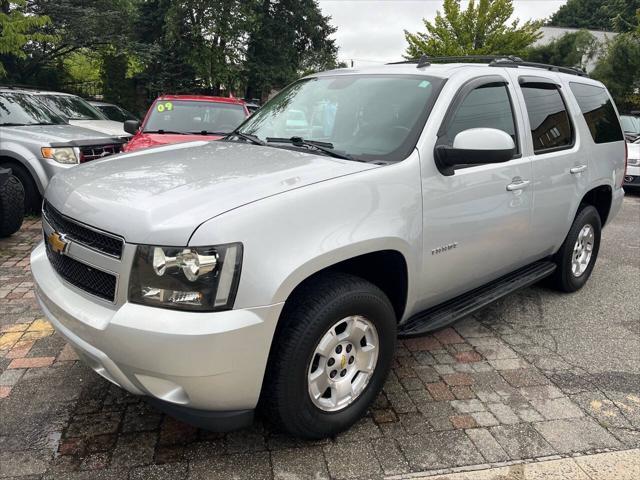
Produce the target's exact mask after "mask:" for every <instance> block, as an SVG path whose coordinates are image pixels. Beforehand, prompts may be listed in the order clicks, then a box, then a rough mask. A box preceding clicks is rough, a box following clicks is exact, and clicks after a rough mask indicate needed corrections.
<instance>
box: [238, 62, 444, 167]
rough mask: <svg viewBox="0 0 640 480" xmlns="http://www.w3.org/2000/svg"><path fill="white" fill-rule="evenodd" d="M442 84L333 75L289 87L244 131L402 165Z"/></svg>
mask: <svg viewBox="0 0 640 480" xmlns="http://www.w3.org/2000/svg"><path fill="white" fill-rule="evenodd" d="M442 83H443V82H442V80H441V79H438V78H433V77H425V76H416V75H332V76H326V77H325V76H323V77H316V78H311V79H304V80H301V81H299V82H296V83H294V84H292V85H289V86H288V87H287V88H285V89H284V90H283V91H282V92H280V93H279V94H278V95H277V96H276V97H274V98H273V99H272V100H270V101H269V102H268V103H266V104H265V105H264V106H263V107H262V108H260V110H258V111H257V112H256V113H254V114H253V116H252V117H250V118H249V120H247V122H246V123H245V124H243V125H242V127H241V128H240V130H239V131H240V132H241V133H244V134H251V135H255V136H256V137H258V138H259V139H261V140H266V139H268V138H272V137H279V138H291V137H302V138H304V139H305V140H307V141H319V142H326V143H328V144H331V145H332V146H333V148H334V149H335V150H336V151H341V152H344V153H346V154H348V155H350V156H351V157H353V158H356V159H359V160H376V159H380V160H388V161H399V160H403V159H404V158H406V157H407V156H408V154H409V153H410V152H411V150H412V149H413V148H414V147H415V144H416V142H417V140H418V137H419V135H420V132H421V131H422V128H423V127H424V124H425V122H426V120H427V117H428V116H429V113H430V111H431V107H432V106H433V103H434V102H435V99H436V97H437V94H438V92H439V89H440V87H441V85H442Z"/></svg>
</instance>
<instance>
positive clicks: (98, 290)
mask: <svg viewBox="0 0 640 480" xmlns="http://www.w3.org/2000/svg"><path fill="white" fill-rule="evenodd" d="M45 245H46V250H47V257H48V258H49V262H51V266H52V267H53V269H54V270H55V271H56V272H58V275H60V276H61V277H62V278H63V279H65V280H66V281H67V282H69V283H70V284H71V285H75V286H76V287H78V288H80V289H82V290H84V291H86V292H89V293H91V294H92V295H95V296H96V297H100V298H104V299H105V300H109V301H110V302H113V301H114V300H115V297H116V277H115V275H111V274H110V273H106V272H103V271H102V270H98V269H96V268H93V267H90V266H89V265H85V264H84V263H81V262H78V261H77V260H74V259H73V258H71V257H67V256H66V255H60V254H58V253H55V252H54V251H52V250H51V247H49V242H47V241H46V239H45Z"/></svg>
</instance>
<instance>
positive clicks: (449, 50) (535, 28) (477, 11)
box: [404, 0, 541, 58]
mask: <svg viewBox="0 0 640 480" xmlns="http://www.w3.org/2000/svg"><path fill="white" fill-rule="evenodd" d="M443 11H444V14H442V13H440V11H438V12H437V14H436V18H435V20H434V21H433V22H430V21H428V20H427V19H423V22H424V26H425V28H426V32H418V33H410V32H408V31H406V30H405V33H404V34H405V38H406V40H407V43H408V44H409V46H408V47H407V50H406V53H405V56H406V57H407V58H417V57H420V56H421V55H429V56H446V55H489V54H509V55H520V54H522V53H523V52H524V51H525V49H526V48H527V47H528V46H529V45H531V44H533V42H535V41H536V40H537V39H538V38H540V36H541V34H540V33H539V29H540V25H541V23H540V22H532V21H527V22H525V23H523V24H522V25H521V26H518V24H519V20H518V19H516V20H513V21H511V22H509V18H511V15H513V2H512V0H478V1H475V0H469V4H468V5H467V9H466V10H464V11H463V10H462V9H461V7H460V0H444V4H443Z"/></svg>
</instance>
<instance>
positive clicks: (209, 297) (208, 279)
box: [129, 243, 242, 312]
mask: <svg viewBox="0 0 640 480" xmlns="http://www.w3.org/2000/svg"><path fill="white" fill-rule="evenodd" d="M241 265H242V244H241V243H228V244H226V245H218V246H215V247H187V248H176V247H154V246H149V245H139V246H138V248H137V250H136V256H135V259H134V261H133V268H132V270H131V277H130V279H129V301H131V302H133V303H141V304H144V305H150V306H154V307H163V308H174V309H180V310H196V311H207V312H210V311H215V310H228V309H230V308H232V307H233V302H234V300H235V296H236V291H237V289H238V282H239V281H240V267H241Z"/></svg>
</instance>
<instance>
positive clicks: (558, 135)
mask: <svg viewBox="0 0 640 480" xmlns="http://www.w3.org/2000/svg"><path fill="white" fill-rule="evenodd" d="M522 94H523V95H524V102H525V105H526V106H527V114H528V115H529V124H530V125H531V137H532V138H533V151H534V153H545V152H547V151H552V150H556V149H561V148H568V147H570V146H571V145H573V129H572V127H571V121H570V120H569V114H568V113H567V108H566V106H565V104H564V101H563V100H562V96H561V95H560V92H559V90H558V86H557V85H555V84H553V83H525V84H523V85H522Z"/></svg>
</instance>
